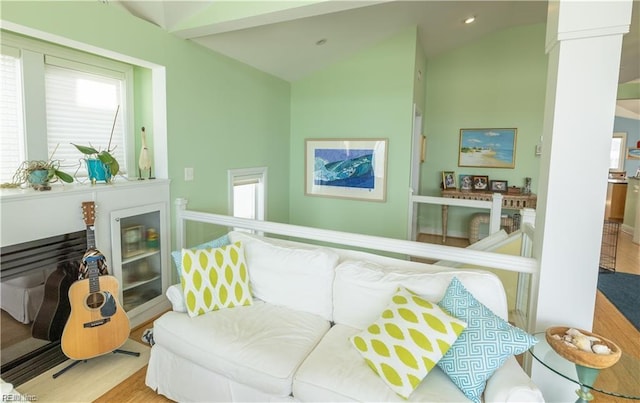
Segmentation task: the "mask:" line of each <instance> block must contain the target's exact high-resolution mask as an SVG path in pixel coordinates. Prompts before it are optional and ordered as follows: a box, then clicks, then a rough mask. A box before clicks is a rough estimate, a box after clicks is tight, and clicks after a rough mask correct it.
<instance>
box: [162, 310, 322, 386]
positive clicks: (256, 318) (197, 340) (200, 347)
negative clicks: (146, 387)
mask: <svg viewBox="0 0 640 403" xmlns="http://www.w3.org/2000/svg"><path fill="white" fill-rule="evenodd" d="M328 329H329V322H328V321H326V320H324V319H322V318H320V317H319V316H317V315H314V314H310V313H307V312H301V311H296V310H292V309H289V308H286V307H282V306H276V305H272V304H266V303H264V302H262V301H254V304H253V305H251V306H241V307H237V308H234V309H223V310H219V311H214V312H209V313H207V314H204V315H200V316H197V317H195V318H190V317H189V316H188V315H187V314H185V313H179V312H167V313H165V314H164V315H163V316H161V317H160V318H158V319H157V320H156V321H155V322H154V331H153V338H154V341H155V343H156V345H161V346H162V347H163V348H165V349H167V350H169V351H171V352H172V353H174V354H176V355H179V356H181V357H184V358H185V359H188V360H190V361H192V362H193V363H195V364H196V365H199V366H201V367H203V368H206V369H208V370H210V371H213V372H216V373H218V374H221V375H224V376H226V377H228V378H229V379H232V380H234V381H236V382H239V383H242V384H245V385H248V386H251V387H253V388H256V389H259V390H262V391H264V392H265V393H270V394H274V395H276V396H283V397H286V396H289V394H290V393H291V384H292V380H293V375H294V373H295V371H296V369H297V368H298V366H299V365H300V364H301V363H302V361H303V360H304V359H305V357H306V356H307V355H308V354H309V353H310V352H311V351H312V350H313V348H314V347H315V346H316V344H317V343H318V342H319V341H320V339H321V338H322V336H323V335H324V334H325V333H326V331H327V330H328ZM154 347H155V346H154Z"/></svg>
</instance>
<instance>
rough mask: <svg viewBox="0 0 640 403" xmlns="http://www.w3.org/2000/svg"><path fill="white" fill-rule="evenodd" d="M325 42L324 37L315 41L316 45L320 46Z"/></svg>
mask: <svg viewBox="0 0 640 403" xmlns="http://www.w3.org/2000/svg"><path fill="white" fill-rule="evenodd" d="M325 43H327V39H326V38H322V39H319V40H317V41H316V46H322V45H324V44H325Z"/></svg>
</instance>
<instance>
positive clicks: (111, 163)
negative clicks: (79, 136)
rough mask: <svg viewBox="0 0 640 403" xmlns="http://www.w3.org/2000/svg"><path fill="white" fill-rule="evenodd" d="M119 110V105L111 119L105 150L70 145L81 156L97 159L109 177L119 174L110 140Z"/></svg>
mask: <svg viewBox="0 0 640 403" xmlns="http://www.w3.org/2000/svg"><path fill="white" fill-rule="evenodd" d="M119 110H120V105H118V108H117V109H116V115H115V116H114V117H113V125H112V127H111V134H110V135H109V144H107V149H106V150H97V149H96V148H94V147H93V146H92V145H91V144H89V145H88V146H81V145H78V144H73V143H71V144H72V145H73V146H74V147H75V148H76V149H78V151H80V152H81V153H82V154H84V155H86V156H87V158H93V159H99V160H100V161H101V162H102V163H103V164H104V165H105V166H107V167H109V171H110V172H111V176H116V175H117V174H118V172H120V164H118V161H117V160H116V159H115V158H114V156H113V154H112V153H113V149H112V148H111V140H112V139H113V130H114V129H115V127H116V119H117V118H118V111H119Z"/></svg>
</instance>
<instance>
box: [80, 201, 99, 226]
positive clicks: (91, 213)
mask: <svg viewBox="0 0 640 403" xmlns="http://www.w3.org/2000/svg"><path fill="white" fill-rule="evenodd" d="M95 213H96V206H95V203H94V202H92V201H90V202H82V217H83V220H84V223H85V224H86V225H93V223H94V222H95V220H96V214H95Z"/></svg>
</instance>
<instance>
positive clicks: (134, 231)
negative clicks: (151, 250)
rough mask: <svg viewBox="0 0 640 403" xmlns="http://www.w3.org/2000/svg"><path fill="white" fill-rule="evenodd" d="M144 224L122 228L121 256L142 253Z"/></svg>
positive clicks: (143, 249)
mask: <svg viewBox="0 0 640 403" xmlns="http://www.w3.org/2000/svg"><path fill="white" fill-rule="evenodd" d="M145 251H146V249H145V242H144V226H142V225H134V226H131V227H126V228H123V229H122V256H123V257H124V258H129V257H132V256H136V255H139V254H141V253H144V252H145Z"/></svg>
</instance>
